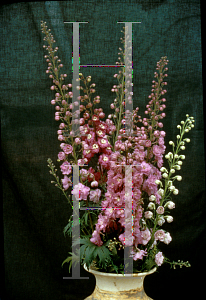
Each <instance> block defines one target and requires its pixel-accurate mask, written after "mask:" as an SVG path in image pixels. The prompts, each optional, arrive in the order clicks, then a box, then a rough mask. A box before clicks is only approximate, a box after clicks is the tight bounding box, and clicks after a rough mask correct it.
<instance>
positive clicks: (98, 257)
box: [62, 236, 112, 272]
mask: <svg viewBox="0 0 206 300" xmlns="http://www.w3.org/2000/svg"><path fill="white" fill-rule="evenodd" d="M89 239H90V237H88V236H87V237H85V238H81V239H80V240H78V239H77V240H76V241H75V242H74V243H73V244H72V246H74V247H75V246H77V245H78V244H79V243H80V244H81V246H80V251H79V252H77V254H74V253H72V252H69V254H70V256H68V257H67V258H66V259H65V260H64V262H63V263H62V265H64V264H65V263H69V272H70V269H71V266H72V264H73V263H75V264H76V263H77V262H81V264H86V266H87V268H89V267H90V265H91V264H92V263H93V262H96V263H98V266H99V267H100V268H103V269H105V268H107V265H108V263H111V261H112V260H111V255H112V254H111V253H110V251H109V250H108V248H107V244H105V245H102V246H97V245H95V244H93V243H92V242H91V241H90V240H89ZM99 267H98V269H99Z"/></svg>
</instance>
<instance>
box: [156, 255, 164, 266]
mask: <svg viewBox="0 0 206 300" xmlns="http://www.w3.org/2000/svg"><path fill="white" fill-rule="evenodd" d="M163 261H164V256H163V254H162V252H158V253H157V254H156V255H155V263H156V264H157V265H158V267H160V266H161V265H162V264H163Z"/></svg>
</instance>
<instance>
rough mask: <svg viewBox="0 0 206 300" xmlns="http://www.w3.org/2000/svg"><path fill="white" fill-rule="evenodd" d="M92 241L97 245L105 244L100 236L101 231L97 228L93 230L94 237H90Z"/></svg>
mask: <svg viewBox="0 0 206 300" xmlns="http://www.w3.org/2000/svg"><path fill="white" fill-rule="evenodd" d="M90 241H91V242H92V243H94V244H95V245H97V246H101V245H102V244H103V242H102V240H101V238H100V235H99V232H97V230H94V231H93V233H92V238H91V239H90Z"/></svg>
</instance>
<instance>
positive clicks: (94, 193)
mask: <svg viewBox="0 0 206 300" xmlns="http://www.w3.org/2000/svg"><path fill="white" fill-rule="evenodd" d="M100 196H101V190H100V189H96V190H90V194H89V199H90V201H93V202H94V203H97V202H99V199H100Z"/></svg>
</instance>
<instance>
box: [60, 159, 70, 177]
mask: <svg viewBox="0 0 206 300" xmlns="http://www.w3.org/2000/svg"><path fill="white" fill-rule="evenodd" d="M60 169H61V172H62V174H63V175H69V174H70V173H71V172H72V166H71V165H70V163H69V162H68V161H65V162H63V164H62V165H61V166H60Z"/></svg>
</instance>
